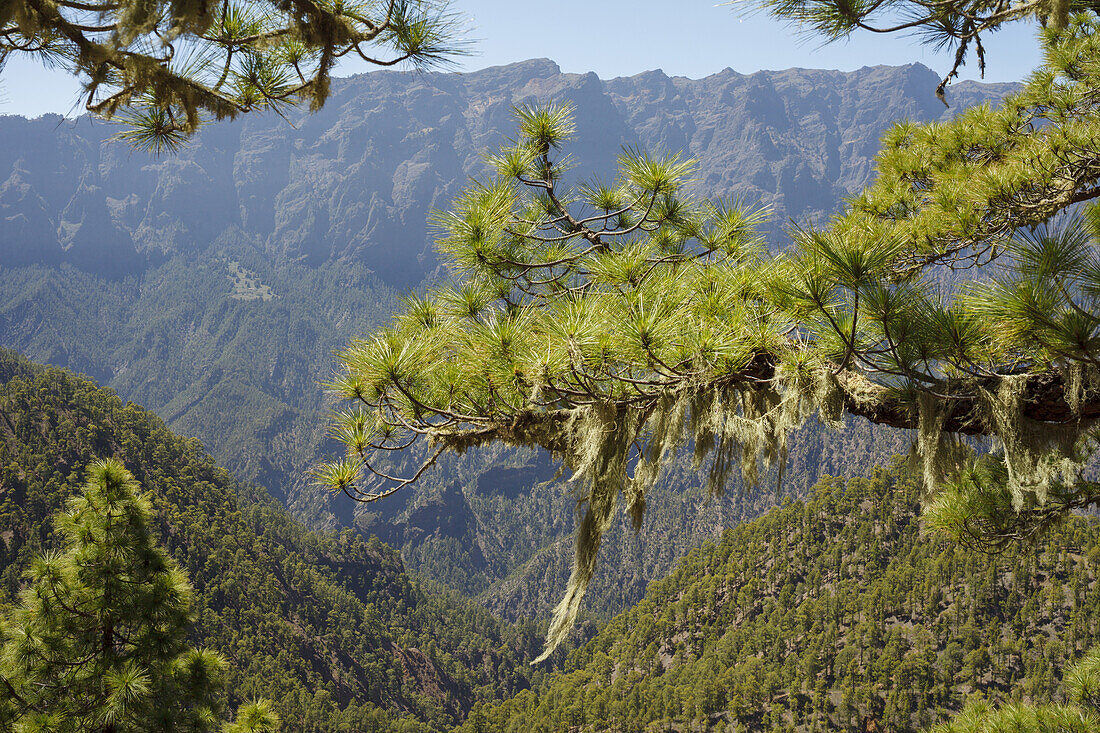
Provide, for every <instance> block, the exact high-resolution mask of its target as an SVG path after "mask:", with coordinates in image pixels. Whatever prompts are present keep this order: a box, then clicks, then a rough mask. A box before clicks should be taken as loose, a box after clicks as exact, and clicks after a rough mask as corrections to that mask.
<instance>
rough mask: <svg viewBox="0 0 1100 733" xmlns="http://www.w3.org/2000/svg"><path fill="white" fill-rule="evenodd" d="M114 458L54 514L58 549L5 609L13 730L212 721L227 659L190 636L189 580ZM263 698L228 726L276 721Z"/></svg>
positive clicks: (5, 708) (272, 725) (0, 705)
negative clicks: (160, 539)
mask: <svg viewBox="0 0 1100 733" xmlns="http://www.w3.org/2000/svg"><path fill="white" fill-rule="evenodd" d="M139 491H140V487H139V486H138V484H137V482H136V481H135V480H134V478H133V476H131V474H130V473H129V472H128V471H127V470H126V469H125V468H124V467H123V466H122V464H121V463H120V462H118V461H117V460H114V459H108V460H103V461H96V462H94V463H93V464H92V465H91V466H90V467H89V469H88V476H87V483H86V484H85V485H84V487H83V490H82V492H81V494H80V495H79V496H77V497H76V498H74V499H73V500H72V501H71V502H70V504H69V506H68V509H67V511H65V512H63V513H62V514H60V515H59V516H58V517H57V519H56V522H55V526H56V530H57V533H58V535H59V536H60V537H61V538H62V540H63V544H64V548H63V549H62V550H59V551H53V552H48V553H46V554H44V555H43V556H41V557H40V558H38V559H37V560H36V561H35V562H34V564H33V565H32V567H31V568H30V569H29V570H28V572H27V586H26V588H25V589H24V590H23V591H22V593H21V594H20V599H19V601H20V602H19V606H18V608H16V609H15V610H14V611H13V612H12V613H11V615H10V616H9V617H8V618H6V619H4V620H3V625H2V627H0V628H2V631H3V637H2V638H3V648H2V655H0V686H2V687H3V688H4V689H5V692H6V693H7V694H5V695H2V696H0V699H2V702H0V723H2V724H5V725H10V726H11V729H12V730H15V731H89V732H90V731H100V732H102V733H123V732H124V731H135V732H136V731H209V730H215V729H217V728H218V727H219V723H218V718H219V713H220V696H221V685H222V680H223V672H224V668H225V662H224V660H223V659H222V658H221V657H220V656H219V655H217V654H215V653H214V652H211V651H208V650H204V649H195V648H192V647H190V646H188V644H187V633H188V627H189V625H190V622H191V612H192V602H191V588H190V586H189V584H188V582H187V579H186V578H185V576H184V574H183V573H182V572H181V571H180V570H179V568H178V567H177V566H176V564H175V562H173V561H172V559H171V558H170V557H168V555H167V554H166V553H165V552H164V551H163V550H162V549H160V548H159V547H158V546H157V544H156V541H155V539H154V537H153V534H152V531H151V527H150V516H151V508H150V505H149V502H148V500H147V499H145V498H144V497H143V496H141V495H140V493H139ZM277 724H278V717H277V716H276V715H275V714H274V712H273V711H272V710H271V707H270V704H269V703H267V702H266V701H259V702H256V703H253V704H250V705H247V706H245V707H244V708H242V710H241V711H240V713H239V716H238V720H237V722H236V723H235V724H234V725H233V726H231V727H229V728H227V730H228V731H233V733H242V732H244V731H254V732H257V733H259V732H261V731H273V730H275V729H276V727H277Z"/></svg>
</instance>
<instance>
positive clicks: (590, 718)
mask: <svg viewBox="0 0 1100 733" xmlns="http://www.w3.org/2000/svg"><path fill="white" fill-rule="evenodd" d="M919 493H920V492H919V488H918V481H917V480H916V479H915V478H913V477H912V476H911V475H910V474H909V473H908V472H907V470H906V468H905V467H904V465H903V464H898V465H896V466H895V467H893V468H892V469H889V470H879V471H877V472H876V473H875V474H874V475H873V476H871V477H870V478H866V479H863V478H856V479H851V480H848V481H844V480H842V479H831V478H827V479H824V480H823V481H822V482H821V483H820V484H819V485H818V486H817V487H816V490H815V491H814V492H813V494H812V495H811V496H810V498H809V499H807V500H806V501H805V502H801V501H795V502H786V503H785V504H784V506H783V507H781V508H777V509H774V510H772V511H771V512H769V513H768V514H766V515H764V516H763V517H761V518H759V519H756V520H754V521H752V522H748V523H745V524H742V525H741V526H739V527H737V528H735V529H731V530H728V531H727V532H726V533H725V534H724V535H723V536H722V538H721V539H720V540H719V541H718V542H717V543H714V544H711V545H707V546H705V547H702V548H700V549H697V550H695V551H693V552H692V553H691V554H690V555H688V556H687V557H686V558H685V559H684V560H683V561H682V562H680V564H679V565H678V566H677V567H676V569H675V570H674V572H673V573H672V574H671V575H669V576H668V577H667V578H665V579H663V580H661V581H659V582H657V583H654V584H652V585H651V586H650V587H649V590H648V592H647V593H646V596H645V598H644V599H643V600H642V601H641V602H640V603H638V604H637V605H636V606H634V607H633V608H631V609H630V610H629V611H627V612H625V613H623V614H621V615H619V616H618V617H616V618H615V620H614V621H612V622H611V623H610V624H608V625H607V626H606V627H605V628H604V629H603V630H602V631H601V632H600V634H599V635H598V636H596V638H594V639H593V640H592V641H591V642H589V643H588V644H587V645H586V646H584V647H583V648H581V649H578V650H576V651H575V652H574V653H573V654H572V655H571V656H570V657H569V659H568V660H567V662H566V664H565V667H564V670H563V671H562V672H559V673H555V674H552V675H550V676H548V677H547V678H546V679H544V680H543V683H542V685H541V686H539V687H536V688H535V689H533V690H529V691H525V692H521V693H520V694H519V695H517V696H516V697H515V698H513V699H511V700H509V701H507V702H506V703H504V704H503V705H498V706H486V707H483V708H479V709H478V710H476V711H475V712H474V713H473V714H472V715H471V717H470V718H469V719H468V720H467V722H466V725H465V727H464V728H463V730H466V731H471V730H477V729H478V726H481V729H482V730H493V731H525V732H526V731H559V730H566V729H569V730H576V731H605V730H606V731H610V730H615V731H641V730H651V731H656V730H661V731H665V730H678V731H686V730H692V731H698V730H738V731H740V730H753V731H758V730H768V731H770V730H776V731H779V730H783V731H789V730H795V731H799V732H802V731H818V730H837V731H895V732H901V731H915V730H919V729H921V728H923V727H925V726H927V725H929V724H931V723H933V722H936V721H939V720H942V719H943V718H944V716H945V714H946V713H947V712H949V711H958V710H959V709H960V708H961V707H962V705H963V703H964V702H965V701H966V699H967V697H968V696H969V695H971V694H973V693H981V694H983V695H986V696H989V697H992V698H998V699H1003V698H1007V697H1012V696H1019V697H1023V698H1024V699H1039V700H1050V699H1057V695H1056V690H1057V689H1058V677H1059V675H1060V673H1061V670H1062V669H1063V668H1064V667H1065V665H1066V663H1067V661H1069V660H1071V659H1073V658H1076V657H1078V656H1079V655H1080V654H1081V652H1082V651H1083V650H1085V649H1087V648H1089V647H1090V646H1092V645H1094V644H1096V643H1097V642H1100V626H1098V624H1097V623H1096V620H1097V619H1098V618H1100V584H1097V582H1096V581H1097V578H1098V574H1100V524H1098V522H1097V520H1096V519H1089V520H1086V519H1082V518H1074V519H1071V520H1069V521H1068V522H1066V523H1065V524H1064V525H1062V526H1060V527H1058V528H1056V529H1054V530H1053V531H1052V532H1051V534H1050V536H1048V537H1046V538H1045V539H1044V540H1043V541H1042V542H1041V543H1040V544H1038V545H1036V546H1034V547H1028V548H1023V549H1022V550H1021V551H1020V552H1019V553H1016V554H1013V555H1006V556H1004V557H990V556H987V555H984V554H981V553H977V552H970V551H967V550H965V549H964V548H961V547H959V546H956V545H950V544H947V543H945V542H943V541H941V540H940V539H938V538H937V537H934V536H926V535H924V534H922V532H921V531H920V528H919V521H918V512H919Z"/></svg>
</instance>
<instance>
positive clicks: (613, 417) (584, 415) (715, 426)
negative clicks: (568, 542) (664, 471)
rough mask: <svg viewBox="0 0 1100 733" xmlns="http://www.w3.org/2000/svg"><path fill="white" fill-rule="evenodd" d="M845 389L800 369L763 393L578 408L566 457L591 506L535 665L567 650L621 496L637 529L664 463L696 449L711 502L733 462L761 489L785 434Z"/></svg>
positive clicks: (735, 387)
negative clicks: (564, 645) (562, 647)
mask: <svg viewBox="0 0 1100 733" xmlns="http://www.w3.org/2000/svg"><path fill="white" fill-rule="evenodd" d="M839 390H840V387H839V385H838V384H837V382H836V379H835V377H833V376H832V375H831V374H829V373H827V372H825V371H814V372H807V371H805V370H800V371H792V372H791V373H790V375H788V376H784V377H777V378H776V379H775V380H774V381H772V382H770V383H768V384H767V385H763V386H762V385H761V384H759V383H749V384H746V383H730V384H725V385H720V386H715V385H706V386H695V385H689V386H684V387H682V388H680V389H679V390H676V391H674V392H671V393H668V394H665V395H662V396H661V397H659V398H658V399H657V400H655V401H654V402H653V403H651V404H649V405H648V406H646V407H645V408H642V409H637V408H630V407H624V406H621V405H615V404H613V403H596V404H592V405H587V406H584V407H579V408H576V409H574V410H573V411H572V412H571V414H570V415H569V417H568V418H567V419H566V420H565V421H564V422H563V423H562V425H561V430H562V432H563V433H564V435H565V436H566V438H565V440H564V441H563V442H564V445H565V446H566V447H565V450H564V451H563V452H562V458H563V460H564V462H565V464H566V465H567V466H568V467H569V468H570V469H571V470H572V472H573V478H572V479H571V480H572V481H573V482H575V483H576V484H577V485H578V486H579V488H580V493H581V497H582V498H581V499H580V501H579V502H578V504H579V506H583V507H584V509H583V515H582V516H581V519H580V522H579V524H578V527H577V533H576V547H575V553H574V559H573V569H572V572H571V574H570V577H569V582H568V585H567V587H566V592H565V597H564V598H563V599H562V600H561V602H560V603H559V604H558V605H557V607H556V608H555V609H554V615H553V618H552V620H551V622H550V627H549V630H548V631H547V636H546V647H545V650H544V652H543V653H542V655H541V656H539V657H538V658H537V659H536V660H535V663H538V662H541V661H543V660H545V659H546V658H547V657H548V656H549V655H550V654H551V653H552V652H553V651H554V649H555V648H557V646H558V645H559V644H561V642H562V641H563V640H564V639H565V637H566V636H567V635H568V633H569V630H570V629H571V628H572V626H573V624H574V622H575V621H576V618H577V614H578V612H579V610H580V604H581V600H582V599H583V597H584V593H585V591H586V590H587V588H588V586H589V584H590V582H591V580H592V577H593V574H594V572H595V568H596V556H597V554H598V552H599V548H600V543H601V541H602V540H603V537H604V535H605V534H606V532H607V531H608V530H609V529H610V528H611V525H612V522H613V514H614V509H615V506H616V504H617V500H618V496H619V495H620V494H621V495H622V496H623V500H624V502H625V505H626V510H627V513H628V514H629V515H630V517H631V520H632V523H633V525H634V529H635V531H637V530H638V529H640V526H641V521H642V517H643V515H644V512H645V506H646V494H647V493H648V492H649V491H650V490H651V489H652V488H653V486H654V485H655V484H656V482H657V480H658V478H659V476H660V470H661V468H662V466H664V465H667V463H668V462H669V461H670V460H671V459H672V457H673V456H674V454H675V453H676V451H677V450H678V449H679V448H681V447H682V446H684V445H685V444H687V443H689V442H690V443H691V444H692V445H693V459H694V463H695V466H696V468H699V467H701V466H702V464H703V462H704V460H705V459H706V458H707V457H708V456H710V457H711V458H712V460H711V462H710V467H709V471H708V475H707V488H708V491H709V492H710V493H711V494H712V495H717V494H720V493H721V492H722V490H723V489H724V487H725V486H726V484H727V482H728V478H729V474H730V472H731V471H732V470H733V468H734V466H735V465H740V468H741V475H742V478H743V480H744V484H745V486H747V487H751V486H755V485H756V484H757V482H758V480H759V478H760V470H761V468H762V467H764V468H767V467H768V466H771V465H773V464H775V463H782V462H784V461H785V460H786V454H787V438H788V435H789V434H790V433H791V432H792V431H793V430H794V429H796V428H798V427H799V426H801V425H802V424H803V423H804V422H805V420H806V419H807V418H808V417H809V416H810V415H811V414H812V413H813V412H814V411H815V410H816V411H822V406H823V404H824V403H825V401H826V400H829V401H830V403H831V404H833V403H836V401H837V400H838V399H841V398H839V397H837V394H838V393H839ZM826 409H827V408H826ZM829 414H832V411H831V410H830V411H829ZM631 465H633V473H631V471H630V468H631Z"/></svg>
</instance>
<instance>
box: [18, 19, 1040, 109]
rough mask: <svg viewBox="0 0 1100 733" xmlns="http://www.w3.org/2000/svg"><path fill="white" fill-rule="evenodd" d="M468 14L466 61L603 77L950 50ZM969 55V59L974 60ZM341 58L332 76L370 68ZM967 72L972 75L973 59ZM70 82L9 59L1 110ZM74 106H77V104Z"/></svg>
mask: <svg viewBox="0 0 1100 733" xmlns="http://www.w3.org/2000/svg"><path fill="white" fill-rule="evenodd" d="M455 7H456V9H458V10H459V11H461V12H463V13H465V14H466V15H467V16H469V17H470V19H471V28H470V31H469V35H470V37H471V38H473V39H475V41H476V42H475V44H474V46H473V50H474V51H475V55H474V56H471V57H469V58H466V59H462V60H461V67H462V68H463V69H464V70H473V69H480V68H484V67H486V66H496V65H500V64H507V63H511V62H513V61H520V60H523V59H528V58H538V57H547V58H550V59H553V60H554V61H556V62H557V63H558V64H559V65H560V66H561V68H562V70H563V71H567V72H588V71H595V72H596V73H597V74H599V75H600V76H601V77H603V78H611V77H615V76H630V75H633V74H637V73H639V72H642V71H648V70H650V69H663V70H664V71H665V73H667V74H669V75H678V76H688V77H692V78H699V77H703V76H707V75H709V74H713V73H715V72H718V71H721V70H722V69H724V68H726V67H727V66H728V67H731V68H732V69H734V70H735V71H738V72H741V73H749V72H753V71H758V70H760V69H785V68H790V67H792V66H800V67H804V68H828V69H843V70H852V69H858V68H859V67H861V66H872V65H875V64H892V65H897V64H906V63H910V62H920V63H923V64H925V65H926V66H929V67H931V68H932V69H934V70H935V71H937V72H939V73H943V72H944V71H945V70H946V69H947V68H948V67H949V64H950V60H949V57H948V55H947V54H934V53H932V52H930V51H929V50H927V49H924V48H922V47H920V46H918V45H917V44H916V43H915V42H913V41H912V40H911V39H908V38H905V37H895V36H875V35H871V34H860V35H857V36H854V37H853V38H852V39H851V40H850V41H848V42H846V43H835V44H830V45H828V46H821V45H820V42H819V41H818V40H816V39H813V38H809V39H808V38H805V37H803V36H801V35H800V34H799V33H798V32H797V31H796V30H795V29H793V28H791V27H789V26H786V25H783V24H781V23H778V22H776V21H773V20H771V19H769V18H766V17H763V16H760V15H754V14H746V13H744V12H742V11H741V9H740V8H738V7H729V6H715V4H714V3H713V0H702V1H699V0H674V1H673V2H669V1H668V0H664V1H663V2H653V1H651V0H634V1H633V2H625V1H623V0H610V1H607V0H587V2H586V1H583V0H544V2H538V3H534V2H517V1H516V0H512V1H509V0H455ZM987 48H988V61H989V68H988V70H987V75H986V78H987V79H988V80H990V81H1009V80H1018V79H1020V78H1022V77H1023V76H1024V75H1025V74H1027V72H1029V71H1030V70H1031V69H1033V68H1034V67H1035V66H1036V65H1037V64H1038V62H1039V51H1038V45H1037V43H1036V41H1035V26H1034V25H1030V24H1027V25H1025V24H1017V25H1016V26H1015V27H1012V28H1010V29H1008V30H1006V31H1002V32H1000V33H998V34H995V35H993V36H991V37H990V38H989V40H988V43H987ZM971 64H973V62H971ZM367 70H368V69H367V67H366V65H365V64H359V65H354V64H347V65H345V66H343V67H341V69H340V71H339V72H338V75H341V76H344V75H348V74H353V73H358V72H361V71H367ZM963 77H964V78H977V69H976V68H974V67H973V65H971V66H968V67H967V68H965V69H964V73H963ZM76 96H77V87H76V85H75V84H74V83H73V82H72V80H71V79H69V78H68V77H67V76H66V75H65V74H63V73H60V72H50V71H47V70H45V69H42V68H41V67H38V66H37V65H34V64H31V63H28V62H20V61H14V62H12V63H9V65H8V67H7V68H6V69H5V71H4V72H3V75H2V77H0V114H22V115H28V116H37V115H40V114H43V113H45V112H60V113H62V114H65V113H69V112H71V111H72V110H73V108H74V102H75V101H76ZM76 111H79V110H76Z"/></svg>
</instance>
